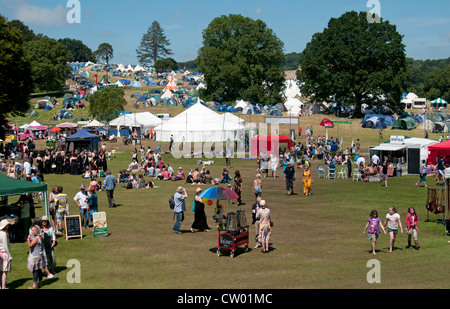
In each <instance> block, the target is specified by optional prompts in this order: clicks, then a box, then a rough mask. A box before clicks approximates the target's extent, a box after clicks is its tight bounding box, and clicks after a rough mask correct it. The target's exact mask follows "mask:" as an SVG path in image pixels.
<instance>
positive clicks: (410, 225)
mask: <svg viewBox="0 0 450 309" xmlns="http://www.w3.org/2000/svg"><path fill="white" fill-rule="evenodd" d="M417 223H419V219H418V218H417V214H416V210H415V209H414V207H412V206H411V207H409V208H408V213H407V214H406V234H408V248H412V247H411V237H412V238H414V243H415V248H416V250H419V248H420V247H419V239H418V238H417V232H418V231H419V229H418V228H417Z"/></svg>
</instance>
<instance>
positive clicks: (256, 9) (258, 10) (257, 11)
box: [255, 7, 263, 15]
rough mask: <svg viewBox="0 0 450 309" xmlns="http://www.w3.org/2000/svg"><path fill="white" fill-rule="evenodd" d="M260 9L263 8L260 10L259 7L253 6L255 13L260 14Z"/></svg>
mask: <svg viewBox="0 0 450 309" xmlns="http://www.w3.org/2000/svg"><path fill="white" fill-rule="evenodd" d="M262 11H263V10H262V8H260V7H256V8H255V14H256V15H261V14H262Z"/></svg>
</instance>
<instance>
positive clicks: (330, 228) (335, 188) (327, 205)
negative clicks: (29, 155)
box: [8, 144, 450, 289]
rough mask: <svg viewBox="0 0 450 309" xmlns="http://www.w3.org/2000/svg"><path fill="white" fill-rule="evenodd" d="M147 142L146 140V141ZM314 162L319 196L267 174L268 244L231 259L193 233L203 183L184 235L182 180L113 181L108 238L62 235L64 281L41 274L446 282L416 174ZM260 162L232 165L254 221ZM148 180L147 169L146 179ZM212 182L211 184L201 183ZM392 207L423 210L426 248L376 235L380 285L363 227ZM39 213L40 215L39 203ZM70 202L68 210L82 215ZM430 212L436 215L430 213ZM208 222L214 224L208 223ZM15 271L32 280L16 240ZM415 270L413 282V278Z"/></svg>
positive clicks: (444, 247) (158, 280)
mask: <svg viewBox="0 0 450 309" xmlns="http://www.w3.org/2000/svg"><path fill="white" fill-rule="evenodd" d="M146 145H147V144H146ZM163 158H164V161H165V162H168V163H170V164H171V165H172V166H174V167H175V168H176V167H178V166H182V167H183V168H184V169H185V170H186V169H189V168H191V167H192V168H194V167H195V166H196V162H197V159H178V160H175V159H173V158H171V156H170V155H165V156H164V157H163ZM130 160H131V153H130V151H124V152H122V153H120V154H118V156H117V158H116V159H113V160H111V161H109V162H108V165H109V168H111V170H112V171H113V173H114V174H116V172H117V171H118V170H119V169H122V168H124V167H126V166H127V165H128V163H129V161H130ZM316 163H317V162H313V171H314V173H313V175H314V180H315V181H314V184H313V195H312V196H308V197H305V196H303V195H302V194H301V182H300V176H299V175H298V177H297V181H296V182H295V190H296V191H297V192H298V193H300V194H299V195H295V196H287V195H286V191H285V187H284V183H283V181H282V179H280V178H278V179H272V178H268V179H264V180H263V198H264V199H266V201H267V204H268V207H269V208H270V209H271V211H272V216H273V220H274V227H273V232H272V237H271V241H270V242H271V252H270V253H269V254H262V253H261V252H260V249H252V250H250V251H249V252H242V250H238V252H237V254H236V256H235V258H234V259H232V258H230V257H229V256H227V254H226V253H225V254H224V255H223V256H220V257H217V255H216V252H215V251H216V246H217V235H218V234H217V231H216V230H215V229H212V230H211V232H203V233H194V234H192V233H190V232H188V231H189V227H190V225H191V224H192V222H193V213H192V212H191V211H190V206H191V204H192V200H193V195H194V191H195V189H196V188H197V186H191V185H188V186H187V191H188V195H189V198H188V200H187V203H186V205H187V210H188V211H187V212H186V219H185V221H184V222H183V224H182V230H183V231H184V232H185V233H184V234H182V235H175V234H174V233H173V231H172V225H173V223H174V222H173V221H172V212H171V211H170V209H169V207H168V199H169V197H170V196H171V195H172V194H173V193H174V192H175V190H176V188H177V186H178V185H180V182H163V181H155V182H156V185H157V186H158V188H154V189H133V190H127V189H125V188H123V187H122V186H121V185H119V187H118V188H117V189H116V191H115V196H116V201H117V203H118V204H119V205H118V207H117V208H115V209H109V208H108V207H107V202H106V193H105V192H99V205H100V207H99V208H100V211H106V213H107V219H108V232H109V233H110V236H109V237H107V238H94V237H93V234H92V232H91V231H86V232H85V236H84V237H83V239H70V240H68V241H66V240H65V238H64V237H59V238H58V241H59V245H58V246H57V247H56V256H57V268H56V270H57V272H58V273H59V274H58V277H59V279H58V280H56V281H55V280H53V281H52V280H50V279H47V280H44V288H64V289H66V288H68V289H72V288H89V289H92V288H98V289H104V288H138V289H140V288H169V289H171V288H190V289H192V288H201V289H203V288H250V289H254V288H277V289H278V288H369V287H370V288H372V287H378V288H435V287H436V282H440V284H439V287H443V288H448V287H450V285H449V284H448V283H447V281H448V280H445V279H447V277H448V275H447V274H446V270H448V269H449V267H448V263H447V262H446V261H447V257H448V254H449V251H450V250H449V249H450V244H448V243H447V238H446V237H444V236H443V233H444V226H443V225H438V224H436V223H434V222H424V220H425V219H426V210H425V207H424V206H425V202H426V192H427V191H426V189H424V188H423V187H422V188H416V187H415V186H414V183H415V182H416V181H417V179H416V178H417V177H416V176H406V177H402V178H391V179H389V187H387V188H386V187H384V186H383V187H379V186H378V184H377V183H364V182H353V181H352V180H351V179H347V180H325V179H317V178H316V175H317V173H316ZM223 166H224V160H223V159H218V160H216V163H215V164H214V165H212V166H210V169H211V172H212V175H213V176H218V175H219V174H220V172H221V169H222V168H223ZM255 168H256V162H255V161H254V160H243V159H233V160H232V168H231V170H232V171H234V170H235V169H239V170H240V171H241V173H242V175H243V179H244V193H243V201H244V202H245V203H246V205H244V206H242V208H244V209H246V210H247V219H248V220H250V219H251V218H250V214H249V213H250V209H251V204H252V203H253V201H254V196H253V194H252V192H251V183H252V180H253V179H254V175H255ZM146 179H147V180H148V179H149V178H148V177H147V178H146ZM46 182H47V183H48V185H49V186H52V185H55V184H61V185H63V186H64V191H65V192H66V193H67V194H68V195H69V198H70V200H71V199H72V198H73V196H74V195H75V194H76V192H77V191H78V188H79V186H80V184H82V183H85V184H87V181H85V180H83V179H82V178H81V177H79V176H66V175H47V176H46ZM203 187H206V186H203ZM391 205H395V206H396V207H397V208H398V209H399V213H400V215H401V216H402V221H403V222H404V217H405V214H406V209H407V207H409V206H411V205H413V206H415V207H416V210H417V211H418V215H419V220H420V221H421V222H420V224H419V229H420V232H419V240H420V245H421V249H420V250H418V251H416V250H414V249H406V248H405V247H406V237H407V236H406V234H399V236H398V240H397V243H396V247H397V250H396V251H394V253H388V251H389V248H388V247H389V239H388V236H385V235H384V234H383V235H381V236H380V238H379V241H378V245H377V249H378V250H380V251H379V252H378V254H377V256H376V257H375V258H376V259H378V260H379V261H380V262H381V284H377V285H375V286H374V285H370V284H368V283H367V281H366V275H367V272H368V271H369V270H370V268H367V267H366V263H367V261H368V260H370V259H372V258H373V256H372V254H370V253H369V252H370V242H369V241H368V240H367V236H366V235H364V234H362V231H363V229H364V226H365V223H366V220H367V218H368V215H369V213H370V211H371V210H372V209H373V208H375V209H377V210H378V212H379V214H380V216H381V217H382V218H383V220H384V216H385V214H386V213H387V211H388V208H389V206H391ZM38 206H40V207H39V208H38V209H37V215H42V214H43V211H44V210H43V207H42V204H39V205H38ZM75 207H76V205H75V203H74V202H72V203H71V214H76V213H77V210H76V209H75ZM236 209H237V207H236V205H235V204H233V205H228V204H227V203H225V212H230V211H235V210H236ZM213 210H214V207H213V206H211V207H210V206H207V209H206V213H207V217H208V223H209V224H210V226H211V224H212V219H211V217H212V214H213ZM430 218H431V219H434V215H431V216H430ZM211 227H212V226H211ZM253 238H254V230H253V229H252V228H251V229H250V239H251V241H250V244H251V248H253V246H254V241H253ZM11 249H12V255H13V258H14V260H13V271H12V272H11V273H10V275H9V276H8V284H9V286H10V287H11V288H26V287H28V286H29V285H31V283H32V282H31V281H32V274H31V273H30V272H29V271H28V270H27V269H26V257H27V251H28V249H27V248H26V244H25V243H14V244H12V245H11ZM70 259H77V260H79V261H80V263H81V283H79V284H76V283H73V284H70V283H68V282H67V280H66V276H67V274H68V273H69V270H70V267H69V268H67V267H66V263H67V262H68V261H69V260H70ZM224 271H227V272H228V276H230V277H231V276H232V277H233V278H234V280H232V282H227V281H223V280H221V279H220V278H223V276H222V275H221V273H222V274H223V272H224ZM412 271H414V273H415V275H414V280H410V278H411V272H412Z"/></svg>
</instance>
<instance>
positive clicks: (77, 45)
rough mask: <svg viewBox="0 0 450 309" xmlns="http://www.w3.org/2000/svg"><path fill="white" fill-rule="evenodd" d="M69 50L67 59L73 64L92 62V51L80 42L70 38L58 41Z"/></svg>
mask: <svg viewBox="0 0 450 309" xmlns="http://www.w3.org/2000/svg"><path fill="white" fill-rule="evenodd" d="M58 42H60V43H62V44H64V45H65V46H66V47H67V49H68V50H69V52H70V54H69V59H70V61H73V62H76V61H78V62H88V61H92V60H94V57H93V53H92V50H91V49H90V48H89V47H88V46H86V45H85V44H84V43H83V42H82V41H80V40H76V39H70V38H64V39H59V40H58Z"/></svg>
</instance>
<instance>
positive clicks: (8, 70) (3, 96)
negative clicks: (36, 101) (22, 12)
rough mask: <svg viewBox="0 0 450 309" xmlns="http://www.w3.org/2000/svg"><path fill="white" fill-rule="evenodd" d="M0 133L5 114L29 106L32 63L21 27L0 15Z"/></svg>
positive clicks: (18, 113)
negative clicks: (18, 27) (12, 24)
mask: <svg viewBox="0 0 450 309" xmlns="http://www.w3.org/2000/svg"><path fill="white" fill-rule="evenodd" d="M0 89H1V91H0V137H3V136H4V134H5V131H4V128H5V127H4V126H5V125H6V122H7V115H8V114H11V115H12V116H16V115H20V114H21V113H23V112H25V111H26V110H27V109H28V108H29V104H28V99H29V96H30V93H31V92H32V89H33V82H32V79H31V64H30V61H29V60H28V58H27V56H26V50H25V48H24V43H23V39H22V35H21V33H20V31H19V30H18V29H16V28H14V27H11V26H9V25H8V23H7V22H6V19H5V18H4V17H3V16H2V15H0Z"/></svg>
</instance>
